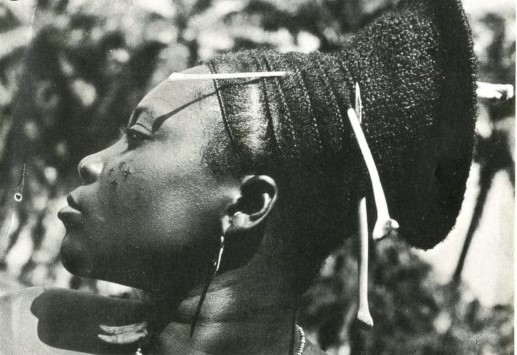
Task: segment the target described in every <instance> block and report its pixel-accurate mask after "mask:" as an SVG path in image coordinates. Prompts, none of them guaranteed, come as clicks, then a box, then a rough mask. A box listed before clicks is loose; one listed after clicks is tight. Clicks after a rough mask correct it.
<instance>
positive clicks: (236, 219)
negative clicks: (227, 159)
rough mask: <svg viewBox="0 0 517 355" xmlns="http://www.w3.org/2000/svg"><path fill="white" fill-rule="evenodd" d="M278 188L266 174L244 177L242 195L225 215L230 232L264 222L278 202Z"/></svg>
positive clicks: (246, 228)
mask: <svg viewBox="0 0 517 355" xmlns="http://www.w3.org/2000/svg"><path fill="white" fill-rule="evenodd" d="M277 194H278V188H277V186H276V183H275V181H274V180H273V179H272V178H270V177H269V176H266V175H254V176H250V177H247V178H245V179H244V181H243V182H242V185H241V196H240V197H239V198H238V200H237V202H236V203H235V204H233V205H232V206H230V208H229V209H228V215H227V216H225V219H226V221H227V222H226V223H224V224H225V225H226V226H227V227H228V232H237V231H244V230H248V229H251V228H254V227H256V226H258V225H259V224H261V223H262V221H264V220H265V219H266V217H267V216H268V215H269V213H270V212H271V211H272V209H273V208H274V206H275V204H276V199H277Z"/></svg>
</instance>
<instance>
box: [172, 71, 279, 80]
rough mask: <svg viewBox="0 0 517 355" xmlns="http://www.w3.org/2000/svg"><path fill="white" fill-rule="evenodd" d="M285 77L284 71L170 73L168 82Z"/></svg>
mask: <svg viewBox="0 0 517 355" xmlns="http://www.w3.org/2000/svg"><path fill="white" fill-rule="evenodd" d="M285 75H287V72H285V71H268V72H243V73H210V74H195V73H192V74H191V73H172V74H171V75H169V78H168V79H167V80H168V81H183V80H210V79H212V80H213V79H253V78H268V77H282V76H285Z"/></svg>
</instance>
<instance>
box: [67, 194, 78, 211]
mask: <svg viewBox="0 0 517 355" xmlns="http://www.w3.org/2000/svg"><path fill="white" fill-rule="evenodd" d="M66 202H68V206H70V207H72V208H73V209H75V210H78V211H81V209H80V208H79V204H78V203H77V202H76V201H75V199H74V197H73V196H72V194H69V195H68V196H67V197H66Z"/></svg>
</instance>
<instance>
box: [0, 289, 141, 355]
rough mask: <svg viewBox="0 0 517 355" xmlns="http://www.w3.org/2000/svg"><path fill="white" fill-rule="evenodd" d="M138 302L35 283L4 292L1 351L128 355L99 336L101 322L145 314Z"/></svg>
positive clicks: (0, 310) (129, 349)
mask: <svg viewBox="0 0 517 355" xmlns="http://www.w3.org/2000/svg"><path fill="white" fill-rule="evenodd" d="M142 309H143V308H142V305H141V304H139V303H138V302H135V301H128V300H117V299H113V298H109V297H100V296H96V295H93V294H91V293H87V292H80V291H72V290H67V289H59V288H44V287H32V288H28V289H25V290H22V291H20V292H16V293H12V294H7V295H4V296H2V297H0V314H1V315H2V321H1V322H0V354H2V355H12V354H38V355H40V354H41V355H45V354H58V355H61V354H63V355H65V354H67V355H68V354H84V353H91V354H110V353H111V354H113V353H117V354H122V353H129V354H130V353H132V352H134V346H133V345H131V346H126V347H120V346H118V347H114V346H112V345H109V344H106V343H103V342H101V341H100V340H99V339H98V337H97V334H98V329H99V324H100V323H101V322H104V323H105V322H108V323H113V322H120V323H124V322H132V321H135V320H136V319H138V318H139V317H141V316H142Z"/></svg>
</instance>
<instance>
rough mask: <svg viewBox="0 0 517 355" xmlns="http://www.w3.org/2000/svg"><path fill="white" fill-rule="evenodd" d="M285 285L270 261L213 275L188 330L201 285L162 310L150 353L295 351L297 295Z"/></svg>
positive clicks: (273, 354)
mask: <svg viewBox="0 0 517 355" xmlns="http://www.w3.org/2000/svg"><path fill="white" fill-rule="evenodd" d="M254 264H255V265H254ZM279 271H280V270H279ZM287 285H288V283H287V282H286V280H285V275H284V274H283V273H282V272H275V271H273V270H271V268H270V267H268V270H267V272H266V271H265V270H264V267H263V266H262V267H259V265H256V263H254V262H253V261H251V262H250V263H249V264H248V265H245V266H243V267H241V268H239V269H236V270H231V271H227V272H225V273H223V274H221V275H216V276H215V277H214V279H213V280H212V282H211V284H210V287H209V289H208V291H207V293H206V298H205V300H204V302H203V304H202V307H201V311H200V314H199V317H198V318H197V322H196V327H195V329H194V332H193V334H192V336H191V324H192V322H193V320H194V316H195V313H196V309H197V306H198V304H199V301H200V298H201V294H202V293H203V285H201V286H199V287H198V288H196V289H194V290H193V291H192V292H191V293H190V294H189V295H188V296H187V297H185V298H184V299H183V300H182V301H181V302H180V303H179V305H177V306H174V309H173V310H170V311H168V314H170V316H169V318H168V319H167V321H166V325H165V327H164V328H163V330H162V331H161V332H160V335H159V336H158V337H157V339H156V341H154V342H153V343H155V344H156V346H154V347H153V353H169V354H170V353H181V354H214V353H218V354H231V353H235V352H236V351H237V350H238V352H239V353H242V354H272V355H275V354H279V355H287V354H293V353H295V351H296V349H297V348H298V345H299V342H300V339H299V335H298V333H297V332H296V329H295V326H294V323H295V315H296V309H297V303H298V299H299V295H297V294H296V292H294V291H293V290H291V289H289V287H288V286H287ZM160 312H163V311H160Z"/></svg>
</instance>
